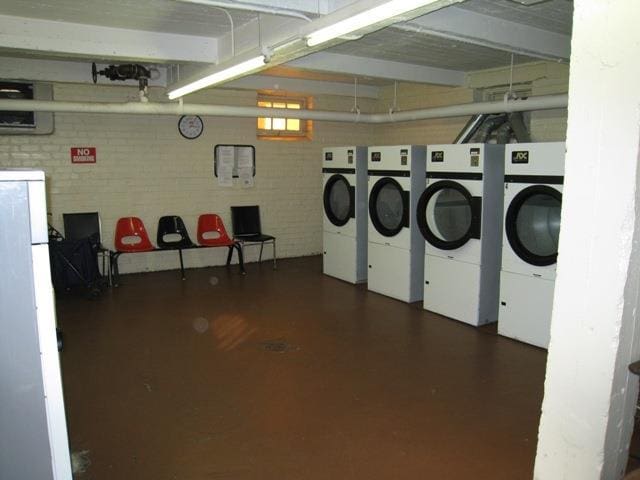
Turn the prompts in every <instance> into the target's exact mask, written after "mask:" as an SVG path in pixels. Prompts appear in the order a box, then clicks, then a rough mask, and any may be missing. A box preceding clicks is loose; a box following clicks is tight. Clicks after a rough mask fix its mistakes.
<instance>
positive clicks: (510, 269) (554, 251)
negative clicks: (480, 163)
mask: <svg viewBox="0 0 640 480" xmlns="http://www.w3.org/2000/svg"><path fill="white" fill-rule="evenodd" d="M564 156H565V144H564V143H563V142H556V143H520V144H510V145H507V147H506V150H505V177H504V182H505V183H504V235H503V242H502V271H501V272H500V315H499V319H498V333H499V334H501V335H504V336H506V337H510V338H515V339H516V340H520V341H522V342H526V343H529V344H531V345H536V346H538V347H542V348H547V347H548V345H549V332H550V327H551V309H552V306H553V289H554V284H555V277H556V259H557V256H558V236H559V234H560V209H561V207H562V184H563V182H564Z"/></svg>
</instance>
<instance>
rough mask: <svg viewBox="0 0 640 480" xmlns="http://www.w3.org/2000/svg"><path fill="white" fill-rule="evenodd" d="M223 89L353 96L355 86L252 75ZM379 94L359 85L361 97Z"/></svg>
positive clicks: (374, 96) (375, 89)
mask: <svg viewBox="0 0 640 480" xmlns="http://www.w3.org/2000/svg"><path fill="white" fill-rule="evenodd" d="M222 87H223V88H239V89H248V90H270V91H278V90H282V91H283V92H297V93H302V94H304V93H309V94H315V95H340V96H352V95H353V85H352V84H349V83H341V82H326V81H319V80H307V79H301V78H286V77H273V76H270V75H250V76H248V77H243V78H238V79H236V80H233V81H231V82H228V83H225V84H224V85H223V86H222ZM379 93H380V89H379V88H378V87H375V86H372V85H358V96H359V97H366V98H378V95H379Z"/></svg>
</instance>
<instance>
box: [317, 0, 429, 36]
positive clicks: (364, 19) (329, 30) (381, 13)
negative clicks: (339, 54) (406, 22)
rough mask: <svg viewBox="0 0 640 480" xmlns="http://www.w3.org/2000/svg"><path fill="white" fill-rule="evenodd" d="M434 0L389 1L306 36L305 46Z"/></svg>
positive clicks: (358, 28)
mask: <svg viewBox="0 0 640 480" xmlns="http://www.w3.org/2000/svg"><path fill="white" fill-rule="evenodd" d="M435 1H436V0H391V1H390V2H385V3H383V4H381V5H378V6H377V7H374V8H371V9H369V10H365V11H364V12H361V13H358V14H357V15H354V16H353V17H349V18H345V19H344V20H341V21H339V22H336V23H334V24H332V25H329V26H328V27H324V28H321V29H320V30H316V31H315V32H313V33H310V34H309V35H308V36H307V45H308V46H310V47H313V46H315V45H320V44H321V43H324V42H328V41H329V40H333V39H334V38H338V37H342V36H344V35H347V34H348V33H351V32H355V31H356V30H360V29H361V28H364V27H368V26H369V25H373V24H374V23H378V22H381V21H383V20H386V19H388V18H391V17H395V16H398V15H402V14H403V13H407V12H410V11H411V10H415V9H416V8H420V7H424V6H426V5H429V4H430V3H434V2H435Z"/></svg>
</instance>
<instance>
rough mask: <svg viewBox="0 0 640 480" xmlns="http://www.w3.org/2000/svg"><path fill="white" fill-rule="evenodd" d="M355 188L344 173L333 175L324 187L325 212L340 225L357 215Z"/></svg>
mask: <svg viewBox="0 0 640 480" xmlns="http://www.w3.org/2000/svg"><path fill="white" fill-rule="evenodd" d="M354 194H355V189H354V188H353V187H352V186H351V185H349V182H348V181H347V179H346V178H345V177H344V176H343V175H339V174H336V175H332V176H331V177H330V178H329V180H327V183H326V184H325V187H324V194H323V197H324V213H325V215H326V216H327V218H328V219H329V221H330V222H331V223H333V224H334V225H336V226H338V227H342V226H344V225H346V224H347V222H348V221H349V219H350V218H353V217H354V216H355V215H354V213H355V205H354Z"/></svg>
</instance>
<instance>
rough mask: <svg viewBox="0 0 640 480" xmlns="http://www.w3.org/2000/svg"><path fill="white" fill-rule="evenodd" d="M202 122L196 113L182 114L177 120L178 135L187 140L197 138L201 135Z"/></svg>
mask: <svg viewBox="0 0 640 480" xmlns="http://www.w3.org/2000/svg"><path fill="white" fill-rule="evenodd" d="M203 128H204V123H203V122H202V119H201V118H200V117H199V116H197V115H183V116H182V117H180V120H179V121H178V131H179V132H180V135H182V136H183V137H184V138H187V139H189V140H193V139H194V138H198V137H199V136H200V135H202V130H203Z"/></svg>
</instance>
